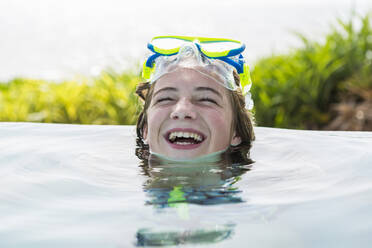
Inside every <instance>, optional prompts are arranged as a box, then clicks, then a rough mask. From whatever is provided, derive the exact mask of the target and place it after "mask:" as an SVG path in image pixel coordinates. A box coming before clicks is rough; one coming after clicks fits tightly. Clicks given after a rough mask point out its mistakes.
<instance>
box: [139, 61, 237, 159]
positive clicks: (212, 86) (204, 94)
mask: <svg viewBox="0 0 372 248" xmlns="http://www.w3.org/2000/svg"><path fill="white" fill-rule="evenodd" d="M232 115H233V111H232V107H231V104H230V101H229V99H228V95H227V89H226V88H225V87H223V86H222V85H220V84H218V83H216V81H214V80H213V79H212V78H210V77H208V76H206V75H204V74H201V73H200V72H198V71H196V70H193V69H187V68H179V69H177V70H175V71H173V72H172V73H169V74H166V75H164V76H163V77H161V78H160V79H158V80H157V82H156V84H155V88H154V93H153V98H152V100H151V103H150V107H149V108H148V110H147V116H148V118H147V126H146V127H145V129H144V138H145V141H146V142H147V143H148V144H149V147H150V151H151V152H155V153H159V154H162V155H165V156H167V157H169V158H175V159H188V158H196V157H199V156H202V155H206V154H210V153H213V152H217V151H221V150H224V149H226V148H228V147H229V146H230V145H237V144H239V143H240V138H239V137H236V136H235V131H234V130H233V128H232Z"/></svg>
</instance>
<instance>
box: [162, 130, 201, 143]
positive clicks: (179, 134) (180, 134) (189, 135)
mask: <svg viewBox="0 0 372 248" xmlns="http://www.w3.org/2000/svg"><path fill="white" fill-rule="evenodd" d="M177 137H178V138H181V137H183V138H193V139H194V140H197V141H202V137H201V136H200V135H199V134H196V133H189V132H172V133H170V134H169V139H170V140H171V141H173V140H175V139H176V138H177Z"/></svg>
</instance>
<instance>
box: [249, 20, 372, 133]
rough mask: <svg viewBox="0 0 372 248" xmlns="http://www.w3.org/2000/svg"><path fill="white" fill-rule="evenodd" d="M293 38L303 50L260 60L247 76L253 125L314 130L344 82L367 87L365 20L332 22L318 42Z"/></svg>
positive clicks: (371, 45) (370, 38)
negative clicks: (299, 40)
mask: <svg viewBox="0 0 372 248" xmlns="http://www.w3.org/2000/svg"><path fill="white" fill-rule="evenodd" d="M358 25H359V26H360V27H356V26H358ZM299 37H300V38H301V39H302V41H303V43H304V46H303V48H300V49H297V50H295V51H292V52H291V53H289V54H287V55H277V56H272V57H268V58H264V59H261V60H260V61H258V63H257V64H256V66H255V68H254V70H253V71H252V80H253V82H254V84H253V86H252V95H253V99H254V101H255V116H256V120H257V123H258V125H261V126H272V127H285V128H308V129H318V128H321V127H322V126H324V125H326V124H327V123H328V122H329V121H330V120H331V118H332V116H331V114H330V107H331V105H332V104H333V103H335V102H337V101H338V100H339V98H340V94H342V92H343V91H344V90H345V85H346V84H347V83H348V82H350V81H353V83H356V84H360V85H363V87H369V88H371V87H372V82H371V78H372V67H371V61H372V29H371V23H370V16H368V15H367V16H365V17H355V18H352V19H351V20H349V21H347V22H343V21H341V20H338V25H337V26H336V27H334V28H333V29H332V31H331V32H330V33H329V34H328V35H327V36H326V37H325V42H322V43H320V42H314V41H310V40H308V39H307V38H306V37H304V36H302V35H299ZM356 78H357V79H358V80H355V79H356Z"/></svg>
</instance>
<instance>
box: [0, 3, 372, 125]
mask: <svg viewBox="0 0 372 248" xmlns="http://www.w3.org/2000/svg"><path fill="white" fill-rule="evenodd" d="M371 12H372V2H371V1H370V0H328V1H324V0H323V1H320V0H296V1H295V0H276V1H274V0H261V1H243V0H230V1H226V0H224V1H222V0H215V1H213V2H211V1H208V0H198V1H197V0H188V1H174V0H173V1H171V0H158V1H146V0H137V1H130V2H126V1H120V0H90V1H84V0H65V1H57V0H31V1H26V0H2V1H0V121H30V122H53V123H79V124H130V125H132V124H134V123H135V120H136V115H137V114H138V113H139V110H140V108H141V104H140V103H139V102H138V99H137V98H136V97H135V96H134V95H133V92H134V89H135V87H136V85H137V84H138V82H140V81H141V78H140V77H139V75H140V70H141V64H142V62H143V61H144V59H145V57H146V55H147V49H146V43H147V41H149V40H150V39H151V38H152V37H153V36H155V35H162V34H175V35H199V36H211V37H228V38H234V39H238V40H241V41H243V42H244V43H245V44H246V46H247V48H246V51H245V53H244V55H245V57H246V59H247V61H248V64H249V65H250V67H251V74H252V79H253V87H252V96H253V99H254V102H255V108H254V110H253V111H254V112H255V116H256V122H257V124H258V125H259V126H270V127H281V128H295V129H323V130H372V27H371V26H372V23H371V20H370V18H371Z"/></svg>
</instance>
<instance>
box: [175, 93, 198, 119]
mask: <svg viewBox="0 0 372 248" xmlns="http://www.w3.org/2000/svg"><path fill="white" fill-rule="evenodd" d="M196 115H197V113H196V111H195V109H194V106H193V104H192V102H190V100H188V99H186V98H181V99H179V101H178V102H177V103H176V104H175V105H174V108H173V110H172V112H171V114H170V118H171V119H173V120H184V119H189V120H194V119H196Z"/></svg>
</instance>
